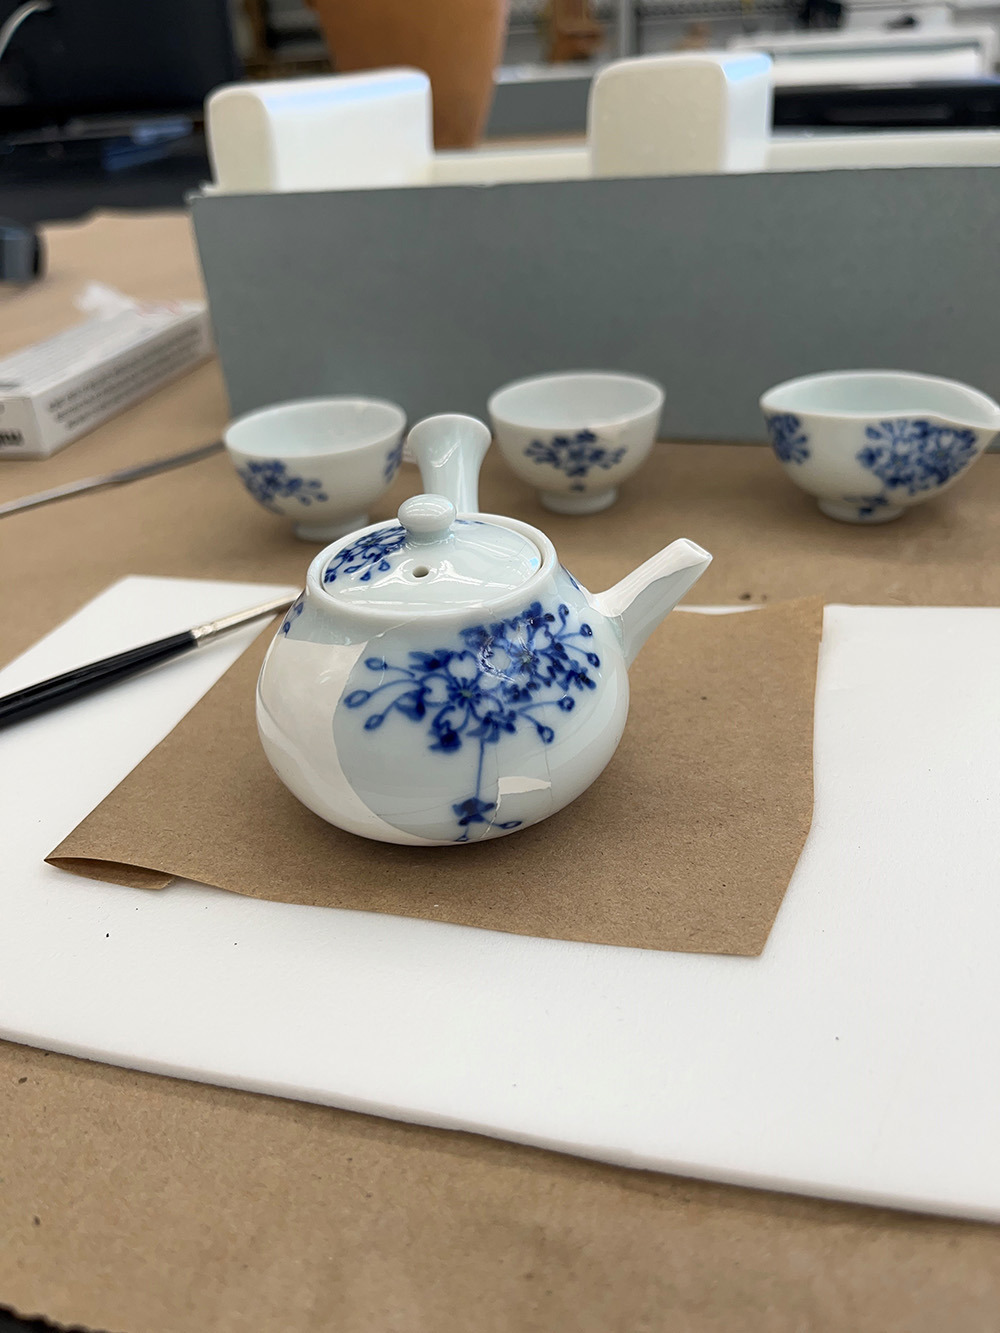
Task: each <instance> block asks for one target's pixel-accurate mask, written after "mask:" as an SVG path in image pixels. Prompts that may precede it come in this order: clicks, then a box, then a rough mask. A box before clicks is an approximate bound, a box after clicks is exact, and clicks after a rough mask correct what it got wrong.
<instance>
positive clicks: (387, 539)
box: [323, 523, 406, 583]
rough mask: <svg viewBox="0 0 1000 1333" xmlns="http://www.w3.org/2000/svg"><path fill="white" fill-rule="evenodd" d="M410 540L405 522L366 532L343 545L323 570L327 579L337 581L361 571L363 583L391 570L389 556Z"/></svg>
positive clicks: (359, 577)
mask: <svg viewBox="0 0 1000 1333" xmlns="http://www.w3.org/2000/svg"><path fill="white" fill-rule="evenodd" d="M405 541H406V529H405V528H404V527H403V525H402V524H401V523H393V524H392V525H391V526H390V527H387V528H379V529H378V531H377V532H369V533H366V535H365V536H364V537H359V538H358V540H357V541H356V542H351V543H350V544H349V545H348V546H342V547H341V548H340V550H339V551H338V552H337V553H336V555H334V557H333V559H332V560H331V561H330V563H329V564H328V565H327V567H326V569H324V571H323V582H324V583H336V581H337V579H338V578H339V577H340V576H341V575H344V574H357V575H358V582H359V583H370V582H371V577H372V575H373V574H387V573H388V572H389V570H390V569H391V568H392V564H391V562H390V560H389V556H390V555H393V554H394V553H395V552H396V551H398V550H399V549H400V548H401V547H402V546H403V544H404V543H405Z"/></svg>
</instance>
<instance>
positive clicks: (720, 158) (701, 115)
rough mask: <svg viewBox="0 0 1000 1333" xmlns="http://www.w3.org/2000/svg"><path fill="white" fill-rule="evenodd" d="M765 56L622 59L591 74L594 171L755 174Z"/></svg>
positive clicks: (764, 132)
mask: <svg viewBox="0 0 1000 1333" xmlns="http://www.w3.org/2000/svg"><path fill="white" fill-rule="evenodd" d="M770 125H771V60H770V57H769V56H766V55H764V54H762V53H759V52H754V53H742V52H740V53H736V52H728V53H727V52H701V51H699V52H690V53H684V54H680V55H665V56H643V57H640V58H638V59H636V60H620V61H617V62H616V63H615V64H613V65H609V66H607V68H606V69H603V70H602V71H601V72H600V73H599V74H598V75H597V77H596V78H595V80H594V83H593V87H592V88H591V93H590V109H589V116H588V137H589V142H590V155H591V169H592V171H593V174H594V175H595V176H673V175H694V174H699V173H709V172H727V171H761V170H763V169H764V167H765V164H766V160H767V145H768V138H769V135H770Z"/></svg>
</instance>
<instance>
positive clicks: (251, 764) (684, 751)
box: [48, 599, 822, 954]
mask: <svg viewBox="0 0 1000 1333" xmlns="http://www.w3.org/2000/svg"><path fill="white" fill-rule="evenodd" d="M821 625H822V603H821V602H819V601H818V600H814V599H807V600H805V601H802V602H790V603H785V604H782V605H780V606H776V607H771V608H767V609H762V610H756V611H751V612H748V613H747V614H745V615H729V616H700V615H689V614H685V613H683V612H678V613H676V614H674V615H672V616H670V617H669V618H668V620H667V621H666V623H665V624H664V625H663V626H661V627H660V628H659V629H658V630H657V631H656V633H655V634H654V635H653V637H652V638H651V639H650V641H649V642H648V643H647V645H646V647H645V648H644V649H643V651H642V652H641V653H640V655H639V657H638V659H637V660H636V663H635V665H634V666H633V668H632V670H631V672H630V680H629V684H630V688H631V690H632V699H631V707H630V713H629V724H628V726H627V727H626V730H625V735H624V737H623V739H622V743H621V745H620V746H619V748H618V751H617V753H616V754H615V756H614V758H613V759H612V761H611V763H610V764H609V765H608V767H607V769H605V771H604V773H603V774H602V775H601V776H600V777H599V778H598V780H597V781H596V782H595V783H594V785H593V786H592V787H590V788H589V789H588V790H587V791H586V792H585V793H584V794H583V795H582V796H581V797H579V798H578V799H577V800H576V801H574V802H573V804H572V805H571V806H569V807H568V808H567V809H565V810H562V811H560V812H559V814H557V815H555V816H553V817H552V818H551V819H548V820H545V821H544V822H543V823H541V824H536V825H534V826H533V827H532V828H528V829H525V830H523V831H522V832H519V833H517V834H514V835H512V836H510V837H506V838H499V839H495V840H491V841H489V842H483V843H473V844H472V845H470V846H466V847H435V848H417V849H414V848H412V847H395V846H391V845H389V844H386V843H378V842H371V841H369V840H367V839H364V838H358V837H355V836H353V835H351V834H349V833H344V832H343V831H342V830H340V829H336V828H333V827H332V826H331V825H329V824H327V823H326V822H325V821H324V820H322V819H320V818H319V817H318V816H316V815H314V814H313V813H312V812H311V811H309V810H307V809H306V808H305V807H304V806H302V805H300V804H299V802H298V801H296V800H295V798H294V797H293V796H291V795H290V794H289V793H288V792H287V791H286V790H285V788H284V787H283V786H282V785H281V784H280V783H279V782H278V780H277V778H276V777H275V776H274V774H273V773H272V771H271V769H270V767H269V765H268V763H267V760H266V759H265V758H264V754H263V751H262V750H261V747H260V744H259V742H258V740H257V728H256V724H255V721H254V684H255V681H256V678H257V673H258V671H259V669H260V660H261V658H262V657H263V654H264V649H265V648H266V646H267V643H268V642H269V641H270V638H271V633H270V632H268V633H266V634H263V635H261V636H260V638H259V639H258V640H257V642H256V643H255V644H254V645H253V647H252V648H251V649H249V650H248V651H247V652H246V653H245V654H244V655H243V657H242V659H241V660H240V661H239V662H238V663H237V664H236V665H235V666H234V667H232V668H231V669H230V670H229V671H228V672H227V673H226V674H225V676H223V678H222V679H221V680H220V681H219V683H218V684H217V685H216V686H215V687H214V688H213V689H212V690H210V691H209V692H208V694H207V695H205V697H204V698H203V699H202V700H201V701H200V702H199V703H198V704H196V706H195V707H194V708H193V709H192V710H191V712H190V713H189V714H188V715H187V717H186V718H184V719H183V721H182V722H181V723H180V725H179V726H177V727H176V728H175V729H174V731H173V732H172V733H171V734H170V735H169V736H168V737H167V738H166V739H165V740H164V741H163V742H161V744H160V745H158V746H157V748H156V749H155V750H154V751H153V752H152V754H151V755H149V756H148V757H147V758H146V759H145V760H144V761H143V762H142V763H141V764H139V766H138V767H137V768H136V769H134V770H133V772H132V773H131V774H129V776H128V777H127V778H126V779H125V781H124V782H123V783H122V784H121V785H120V786H119V787H117V788H116V789H115V791H113V792H112V793H111V795H110V796H108V797H107V798H106V800H104V801H103V802H102V803H101V805H99V806H98V807H97V809H96V810H95V811H94V812H93V813H92V814H91V815H90V816H89V817H88V818H87V819H86V820H84V822H83V823H82V824H80V825H78V826H77V828H76V829H75V830H74V831H73V832H72V833H71V834H70V835H69V837H68V838H66V839H64V840H63V842H62V843H61V844H60V845H59V847H58V848H56V850H55V851H54V852H53V854H52V855H51V856H50V857H49V858H48V859H49V860H50V861H51V862H52V863H53V864H54V865H59V866H63V867H64V868H65V869H68V870H74V871H76V872H77V873H79V874H85V875H90V876H92V877H94V878H98V879H110V880H113V881H116V882H119V883H125V884H132V885H135V884H142V885H144V886H146V887H151V888H159V887H162V886H163V878H162V877H161V876H157V875H155V874H154V875H152V876H150V875H149V874H148V872H149V871H154V872H155V871H160V872H164V874H171V875H181V876H184V877H185V878H187V879H194V880H198V881H199V882H200V883H203V884H213V885H216V886H217V887H218V888H222V889H232V890H234V891H235V892H237V893H244V894H247V895H248V896H250V897H253V898H272V899H276V900H278V901H281V902H294V903H308V904H311V905H314V906H316V905H318V906H326V907H349V908H355V909H358V910H362V911H374V912H389V913H394V914H395V915H397V916H416V917H423V918H426V919H429V920H435V921H448V922H451V923H452V924H455V925H463V926H478V927H481V928H483V929H487V930H503V931H509V932H512V933H514V934H520V935H543V936H546V937H549V938H555V939H570V940H586V941H589V942H591V943H596V944H617V945H631V946H633V947H636V948H646V949H677V950H686V951H689V952H693V953H732V954H759V953H760V951H761V950H762V949H763V947H764V944H765V942H766V940H767V936H768V932H769V931H770V929H771V925H772V923H773V921H774V917H775V915H776V913H777V911H778V907H779V906H780V904H781V899H782V898H783V897H784V893H785V889H786V887H787V885H788V881H789V878H790V876H791V873H792V870H793V869H794V867H795V862H796V861H797V860H798V856H799V853H800V851H801V850H802V844H803V842H804V841H805V836H806V834H807V833H808V831H809V822H810V818H811V815H812V720H813V695H814V693H815V684H816V654H817V649H818V646H819V636H820V631H821ZM137 869H138V873H137Z"/></svg>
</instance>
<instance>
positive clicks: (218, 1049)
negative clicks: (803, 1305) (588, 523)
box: [0, 579, 1000, 1220]
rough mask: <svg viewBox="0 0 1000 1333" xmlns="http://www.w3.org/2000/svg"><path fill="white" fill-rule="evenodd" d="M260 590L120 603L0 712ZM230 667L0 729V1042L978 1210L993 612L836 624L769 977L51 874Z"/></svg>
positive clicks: (999, 982) (19, 676) (999, 780)
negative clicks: (803, 816) (49, 856)
mask: <svg viewBox="0 0 1000 1333" xmlns="http://www.w3.org/2000/svg"><path fill="white" fill-rule="evenodd" d="M266 591H270V590H269V589H268V590H265V589H261V588H256V587H249V586H247V585H242V586H241V585H232V584H228V585H227V584H212V583H201V582H184V581H174V580H151V579H127V580H125V581H123V582H122V583H119V584H117V585H115V586H114V587H113V588H111V589H109V590H108V591H107V592H106V593H105V594H103V595H102V596H101V597H99V598H97V599H96V600H95V601H94V602H92V603H91V604H89V605H88V606H87V607H85V608H84V609H83V610H82V611H81V612H80V613H79V614H78V615H77V616H75V617H73V619H72V620H70V621H68V622H67V623H66V624H65V625H63V626H62V627H60V628H59V629H58V630H56V631H55V632H54V633H53V634H51V635H50V636H48V638H46V639H44V640H42V641H41V642H40V643H39V644H38V645H36V646H35V647H34V648H33V649H31V650H30V652H29V653H27V654H26V655H25V656H24V657H23V658H21V659H19V661H18V662H16V663H14V664H13V665H12V666H11V667H9V668H8V669H7V670H6V671H5V672H3V673H2V674H0V689H2V690H4V691H6V690H9V689H14V688H17V687H18V686H20V685H23V684H27V683H29V682H30V681H31V680H32V679H35V678H38V677H41V676H44V675H47V674H50V673H52V672H55V671H57V670H62V669H65V668H67V667H70V666H72V665H75V664H78V663H79V662H81V661H84V660H87V659H89V658H91V657H95V656H99V655H101V654H104V653H107V652H110V651H112V650H113V649H114V648H116V647H125V646H128V644H129V643H136V642H139V641H142V640H143V639H146V638H152V637H155V636H156V635H158V634H163V633H166V632H168V631H170V630H171V629H177V628H181V627H182V626H184V625H187V624H189V623H194V622H195V621H197V620H198V619H200V618H202V617H207V616H211V615H215V614H221V613H223V612H226V611H230V610H235V609H238V608H239V607H241V606H245V605H247V604H251V603H252V602H253V600H254V599H255V598H256V597H257V595H258V594H259V593H263V592H266ZM665 632H669V628H668V630H667V631H665ZM245 641H246V639H245V636H244V642H245ZM241 646H242V644H241V643H239V642H238V641H237V640H236V639H233V640H230V641H229V642H228V643H227V644H225V645H221V644H220V645H216V646H215V647H214V648H213V649H211V651H210V652H206V653H203V654H201V655H198V656H195V657H191V658H188V659H187V660H186V661H184V662H179V663H176V664H174V665H172V666H170V667H167V668H164V669H161V670H158V671H155V672H152V673H150V674H149V675H147V676H145V677H143V678H141V679H137V680H135V681H133V682H132V683H130V684H129V685H127V686H124V687H122V688H121V689H120V690H118V691H115V692H114V693H113V694H112V693H108V694H105V695H103V696H99V697H95V698H94V699H91V700H89V701H81V702H79V703H77V704H75V705H73V706H72V708H67V709H63V710H62V711H60V712H58V713H54V714H49V715H47V716H45V717H40V718H38V719H34V720H32V721H29V722H26V723H24V724H23V725H21V726H19V727H17V728H13V729H11V730H9V731H8V732H6V733H4V734H3V735H2V736H0V823H2V836H3V844H4V856H3V857H2V858H0V862H2V863H0V930H2V935H3V944H4V965H3V968H2V970H0V1035H3V1036H5V1037H8V1038H10V1039H12V1040H15V1041H22V1042H27V1043H30V1044H33V1045H39V1046H43V1047H47V1048H50V1049H53V1050H60V1051H66V1052H69V1053H72V1054H78V1055H85V1056H90V1057H93V1058H96V1059H101V1060H107V1061H110V1062H112V1063H117V1064H122V1065H126V1066H130V1067H135V1068H140V1069H147V1070H153V1071H161V1072H165V1073H170V1074H177V1075H182V1076H186V1077H191V1078H196V1079H202V1080H206V1081H209V1082H214V1083H220V1084H225V1085H231V1086H234V1087H241V1088H249V1089H254V1090H257V1091H262V1092H269V1093H280V1094H282V1095H287V1096H291V1097H298V1098H302V1099H305V1100H310V1101H317V1102H323V1103H328V1104H331V1105H337V1106H344V1107H350V1108H355V1109H360V1110H370V1111H375V1112H378V1113H379V1114H383V1115H388V1116H392V1117H395V1118H399V1119H403V1120H414V1121H420V1122H423V1123H427V1124H434V1125H443V1126H454V1127H461V1128H465V1129H472V1130H479V1131H482V1132H484V1133H487V1134H493V1135H497V1136H500V1137H504V1138H509V1139H513V1140H518V1141H523V1142H526V1143H534V1144H540V1145H544V1146H549V1147H555V1148H559V1149H563V1150H566V1151H569V1152H573V1153H578V1154H581V1155H584V1156H590V1157H594V1158H599V1159H602V1160H607V1161H612V1162H619V1163H625V1164H630V1165H639V1166H645V1167H652V1168H654V1169H658V1170H667V1171H680V1172H683V1173H687V1174H691V1175H697V1176H705V1177H709V1178H712V1179H718V1180H724V1181H732V1182H736V1183H750V1184H761V1185H767V1186H770V1187H775V1188H778V1189H787V1190H794V1191H801V1192H806V1193H815V1194H820V1195H826V1196H831V1197H838V1198H845V1199H854V1200H861V1201H872V1202H880V1203H889V1204H894V1205H899V1206H904V1207H914V1208H921V1209H928V1210H932V1211H939V1212H946V1213H954V1214H959V1215H967V1216H970V1217H983V1218H991V1219H995V1220H1000V1146H998V1141H997V1136H996V1133H995V1128H996V1123H997V1115H998V1111H1000V1086H998V1080H997V1076H996V1066H997V1060H996V1048H997V1037H996V1033H997V1029H998V1026H1000V969H998V968H997V965H996V952H997V941H998V939H1000V893H998V891H997V890H998V884H1000V819H998V813H1000V759H998V756H1000V691H998V690H997V687H996V679H995V665H996V662H997V661H998V660H1000V610H992V609H960V610H949V609H943V608H935V609H923V608H918V609H913V608H891V609H880V608H848V607H830V608H828V609H827V614H826V627H825V636H824V643H823V648H822V654H821V663H820V675H819V683H818V692H817V713H816V811H815V819H814V825H813V830H812V833H811V835H810V838H809V841H808V844H807V846H806V850H805V852H804V854H803V857H802V860H801V861H800V864H799V866H798V868H797V870H796V872H795V876H794V878H793V881H792V884H791V886H790V888H789V891H788V895H787V897H786V899H785V902H784V904H783V906H782V908H781V911H780V913H779V915H778V919H777V922H776V925H775V927H774V930H773V931H772V934H771V938H770V940H769V942H768V945H767V948H766V949H765V952H764V954H763V956H762V957H761V958H759V959H750V958H725V957H705V956H699V955H690V954H668V953H659V952H653V951H646V950H638V949H619V948H609V947H601V946H595V945H586V944H575V943H563V942H559V941H553V940H540V939H529V938H523V937H519V936H513V935H505V934H501V933H494V932H487V931H477V930H471V929H468V928H464V927H457V926H447V925H441V924H438V923H434V922H427V921H416V920H406V919H403V918H395V917H386V916H380V915H376V914H366V913H360V912H346V911H334V910H327V909H322V908H307V907H293V906H288V905H285V904H279V903H268V902H259V901H255V900H250V899H245V898H241V897H239V896H237V895H233V894H227V893H223V892H220V891H217V890H211V889H206V888H202V887H199V886H196V885H192V884H187V883H180V884H177V885H176V886H173V887H171V888H169V889H167V890H165V891H163V892H159V893H157V892H147V891H142V890H129V889H124V888H121V887H118V886H112V885H104V884H98V883H94V882H92V881H88V880H82V879H77V878H75V877H73V876H71V875H68V874H66V873H64V872H61V871H57V870H54V869H52V868H51V867H48V866H45V865H44V864H43V862H42V857H43V856H44V855H45V854H46V853H47V852H48V851H50V850H51V848H52V847H53V846H54V845H55V844H56V843H57V842H58V841H59V840H60V839H61V838H62V837H63V836H64V835H65V834H66V833H68V832H69V830H70V829H71V828H72V827H73V826H74V825H75V824H76V823H77V822H78V821H79V820H80V819H81V818H82V817H83V816H84V815H85V814H86V813H87V811H88V810H89V809H91V808H92V807H93V806H94V805H95V804H96V803H97V802H98V801H99V800H100V799H101V798H102V797H103V796H104V795H105V794H106V793H107V792H108V791H109V790H110V789H111V788H112V787H113V786H114V785H115V784H116V783H117V782H118V781H120V780H121V778H123V777H124V776H125V774H126V773H127V772H128V771H129V770H130V769H131V768H132V767H133V766H134V765H135V764H136V763H137V762H138V761H139V760H140V759H141V758H142V757H143V755H144V754H146V753H147V752H148V750H149V749H150V748H151V747H152V746H153V745H154V744H155V743H156V742H157V741H158V740H159V739H160V738H161V737H162V736H163V735H164V734H166V732H167V731H169V729H170V728H171V727H172V726H173V725H174V724H175V723H176V721H177V720H178V719H179V718H180V717H181V716H182V715H183V713H184V712H185V711H186V710H187V709H188V708H189V707H190V706H191V705H192V704H193V703H194V702H195V701H196V699H197V698H198V697H199V696H200V695H201V694H202V693H203V692H204V691H205V689H207V688H208V687H209V685H210V684H211V683H212V681H213V680H214V679H215V677H216V676H217V675H218V674H220V673H221V671H222V670H223V669H224V667H225V666H226V665H228V664H229V662H230V661H232V660H233V658H234V656H235V655H236V653H237V652H238V651H239V648H240V647H241ZM774 817H775V818H776V819H777V818H780V817H781V812H780V811H775V812H774Z"/></svg>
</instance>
